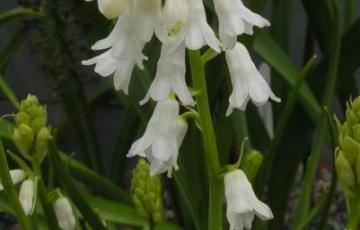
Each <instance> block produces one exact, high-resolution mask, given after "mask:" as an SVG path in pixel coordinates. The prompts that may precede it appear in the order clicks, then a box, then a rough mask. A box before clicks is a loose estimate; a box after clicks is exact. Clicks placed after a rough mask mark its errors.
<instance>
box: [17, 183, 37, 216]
mask: <svg viewBox="0 0 360 230" xmlns="http://www.w3.org/2000/svg"><path fill="white" fill-rule="evenodd" d="M36 197H37V179H36V178H30V179H27V180H26V181H24V182H23V183H22V184H21V187H20V192H19V200H20V204H21V206H22V208H23V210H24V213H25V215H27V216H28V215H31V214H32V213H33V211H34V209H35V205H36Z"/></svg>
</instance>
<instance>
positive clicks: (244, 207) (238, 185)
mask: <svg viewBox="0 0 360 230" xmlns="http://www.w3.org/2000/svg"><path fill="white" fill-rule="evenodd" d="M224 184H225V199H226V204H227V208H226V218H227V220H228V221H229V224H230V230H242V229H244V228H245V229H251V226H252V222H253V220H254V218H255V215H257V216H258V217H259V218H260V219H262V220H269V219H272V218H273V214H272V212H271V209H270V208H269V207H268V206H267V205H266V204H265V203H263V202H261V201H260V200H259V199H258V198H257V197H256V195H255V193H254V190H253V188H252V186H251V183H250V182H249V180H248V178H247V177H246V175H245V173H244V172H243V171H242V170H240V169H237V170H234V171H231V172H229V173H227V174H226V175H225V177H224Z"/></svg>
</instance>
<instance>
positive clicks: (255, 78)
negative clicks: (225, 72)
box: [226, 42, 281, 116]
mask: <svg viewBox="0 0 360 230" xmlns="http://www.w3.org/2000/svg"><path fill="white" fill-rule="evenodd" d="M226 61H227V64H228V67H229V72H230V77H231V83H232V86H233V92H232V94H231V96H230V98H229V103H230V105H229V108H228V111H227V112H226V116H229V115H230V114H231V113H232V111H233V110H234V108H237V109H241V110H245V108H246V105H247V103H248V101H249V100H250V99H251V101H252V102H253V103H254V104H255V105H257V106H261V105H263V104H264V103H265V102H266V101H268V100H269V98H271V99H272V100H273V101H275V102H280V101H281V100H280V98H278V97H276V96H275V94H274V93H273V92H272V91H271V89H270V87H269V86H268V84H267V83H266V81H265V79H264V78H263V77H262V76H261V74H260V73H259V71H258V70H257V68H256V66H255V64H254V62H253V61H252V60H251V57H250V54H249V52H248V50H247V49H246V47H245V46H244V45H242V44H241V43H239V42H238V43H236V45H235V47H234V48H233V49H231V50H227V51H226Z"/></svg>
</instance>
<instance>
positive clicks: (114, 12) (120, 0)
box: [85, 0, 128, 19]
mask: <svg viewBox="0 0 360 230" xmlns="http://www.w3.org/2000/svg"><path fill="white" fill-rule="evenodd" d="M85 1H87V2H90V1H92V0H85ZM97 2H98V7H99V11H100V12H101V13H102V14H103V15H104V16H105V17H106V18H107V19H113V18H116V17H118V16H119V15H120V14H121V13H122V12H123V11H124V10H125V9H126V7H127V4H128V0H98V1H97Z"/></svg>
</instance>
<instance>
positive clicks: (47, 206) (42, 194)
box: [32, 159, 59, 229]
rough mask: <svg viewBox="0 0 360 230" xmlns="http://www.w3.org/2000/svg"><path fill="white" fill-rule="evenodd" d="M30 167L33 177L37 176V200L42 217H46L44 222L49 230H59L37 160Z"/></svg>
mask: <svg viewBox="0 0 360 230" xmlns="http://www.w3.org/2000/svg"><path fill="white" fill-rule="evenodd" d="M32 167H33V170H34V172H35V175H36V176H38V178H39V180H38V198H39V200H40V202H41V206H42V208H43V209H44V215H45V216H46V221H47V223H48V226H49V227H51V229H59V227H58V224H57V223H58V222H57V219H56V216H55V213H54V210H53V207H52V204H51V202H50V200H49V197H48V192H47V189H46V187H45V184H44V180H43V177H42V172H41V166H40V164H39V162H38V160H37V159H34V160H33V161H32Z"/></svg>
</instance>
